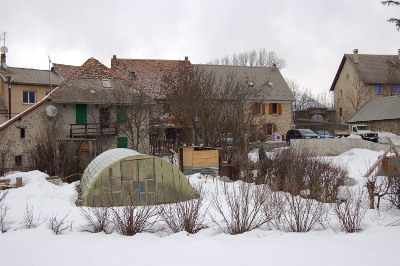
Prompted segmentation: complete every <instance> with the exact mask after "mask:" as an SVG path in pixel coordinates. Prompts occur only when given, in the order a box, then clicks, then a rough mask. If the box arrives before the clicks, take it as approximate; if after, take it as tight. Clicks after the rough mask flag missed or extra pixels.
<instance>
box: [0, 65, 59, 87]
mask: <svg viewBox="0 0 400 266" xmlns="http://www.w3.org/2000/svg"><path fill="white" fill-rule="evenodd" d="M49 74H50V75H49ZM0 76H1V77H2V79H3V81H8V78H7V77H8V76H11V78H12V80H13V81H12V83H13V84H26V85H41V86H50V83H51V85H55V86H58V85H60V84H61V82H62V79H61V78H60V77H58V76H57V75H56V74H55V73H53V72H49V71H48V70H39V69H28V68H17V67H8V68H7V69H5V70H3V71H0Z"/></svg>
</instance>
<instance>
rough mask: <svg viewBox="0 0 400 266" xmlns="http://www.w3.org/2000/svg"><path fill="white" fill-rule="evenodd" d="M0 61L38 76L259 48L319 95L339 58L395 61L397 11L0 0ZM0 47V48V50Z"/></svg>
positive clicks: (366, 0) (353, 0)
mask: <svg viewBox="0 0 400 266" xmlns="http://www.w3.org/2000/svg"><path fill="white" fill-rule="evenodd" d="M0 10H1V12H0V32H7V34H6V46H7V47H8V53H7V64H8V65H9V66H12V67H27V68H38V69H48V58H47V55H49V56H50V58H51V60H52V62H54V63H59V64H71V65H82V64H83V63H84V62H85V61H86V60H87V59H88V58H90V57H94V58H96V59H98V60H99V61H100V62H102V63H103V64H105V65H106V66H108V67H110V64H111V58H112V56H113V55H117V57H118V58H136V59H174V60H179V59H181V60H183V59H184V58H185V56H188V57H189V60H190V61H191V62H192V63H208V62H209V61H211V60H214V59H220V58H222V57H224V56H225V55H229V56H231V55H232V54H233V53H241V52H247V51H250V50H252V49H255V50H257V51H258V50H259V49H260V48H265V49H266V50H267V51H274V52H276V53H277V55H278V56H279V57H281V58H284V59H286V63H287V67H286V68H285V69H283V70H282V71H281V72H282V74H283V76H284V77H288V78H292V79H295V80H296V81H297V82H298V83H300V85H301V86H302V87H308V88H311V90H312V91H313V93H315V94H317V93H320V92H322V91H323V90H328V89H329V88H330V86H331V84H332V81H333V79H334V76H335V74H336V71H337V69H338V67H339V64H340V61H341V59H342V57H343V54H344V53H352V52H353V49H354V48H357V49H359V53H360V54H363V53H366V54H397V51H398V49H399V48H400V32H398V31H397V30H396V28H395V25H394V24H393V23H389V22H387V20H388V19H389V18H391V17H397V18H399V17H400V7H396V6H391V7H387V6H383V5H382V4H381V1H380V0H286V1H283V0H259V1H256V0H254V1H253V0H246V1H237V0H230V1H219V0H212V1H209V0H198V1H194V0H193V1H191V0H182V1H176V0H165V1H161V0H158V1H155V0H146V1H144V0H143V1H134V0H130V1H119V0H113V1H104V0H96V1H94V0H93V1H84V0H81V1H77V0H68V1H59V0H57V1H56V0H51V1H45V0H42V1H35V0H25V1H24V0H2V1H1V5H0ZM1 45H3V41H2V43H1Z"/></svg>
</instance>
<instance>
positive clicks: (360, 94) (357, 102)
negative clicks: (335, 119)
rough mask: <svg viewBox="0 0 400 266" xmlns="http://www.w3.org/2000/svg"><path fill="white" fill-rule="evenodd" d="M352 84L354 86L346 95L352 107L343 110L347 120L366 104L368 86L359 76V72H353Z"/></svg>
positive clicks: (344, 117)
mask: <svg viewBox="0 0 400 266" xmlns="http://www.w3.org/2000/svg"><path fill="white" fill-rule="evenodd" d="M351 84H352V87H351V89H350V90H349V91H348V93H347V95H346V100H347V102H348V103H349V104H350V107H351V109H347V110H343V119H344V120H347V118H349V117H350V116H352V115H353V114H354V113H356V112H357V111H358V110H359V109H360V108H361V107H362V106H363V105H364V103H365V100H366V97H367V92H366V86H365V84H364V83H363V82H362V81H361V79H360V78H359V77H358V75H357V73H354V74H353V80H352V82H351Z"/></svg>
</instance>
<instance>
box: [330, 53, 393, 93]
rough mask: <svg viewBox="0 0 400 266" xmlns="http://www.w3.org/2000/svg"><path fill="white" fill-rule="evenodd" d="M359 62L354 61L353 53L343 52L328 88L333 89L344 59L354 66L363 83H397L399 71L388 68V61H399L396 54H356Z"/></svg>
mask: <svg viewBox="0 0 400 266" xmlns="http://www.w3.org/2000/svg"><path fill="white" fill-rule="evenodd" d="M358 60H359V63H358V64H355V63H354V54H345V55H344V56H343V58H342V61H341V63H340V65H339V69H338V71H337V73H336V76H335V79H334V81H333V83H332V86H331V88H330V90H331V91H333V90H334V88H335V85H336V82H337V80H338V78H339V75H340V72H341V71H342V69H343V66H344V63H345V62H346V61H348V62H349V64H350V65H351V66H352V67H353V68H354V70H355V72H356V73H357V75H358V77H359V78H360V80H361V81H362V82H363V83H364V84H399V83H400V71H399V70H395V69H394V68H390V67H389V64H388V62H392V63H399V59H398V55H373V54H358Z"/></svg>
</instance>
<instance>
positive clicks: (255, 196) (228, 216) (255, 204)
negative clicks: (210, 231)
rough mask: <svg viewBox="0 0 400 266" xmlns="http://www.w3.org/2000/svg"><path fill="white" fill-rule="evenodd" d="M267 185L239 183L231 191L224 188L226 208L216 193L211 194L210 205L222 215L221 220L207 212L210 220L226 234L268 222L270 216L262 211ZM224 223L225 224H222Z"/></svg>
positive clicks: (253, 227)
mask: <svg viewBox="0 0 400 266" xmlns="http://www.w3.org/2000/svg"><path fill="white" fill-rule="evenodd" d="M266 189H267V187H266V186H265V185H258V186H255V185H252V184H248V183H240V185H239V186H238V188H235V187H234V188H233V189H232V192H229V191H228V190H227V189H226V190H224V194H222V195H223V198H224V200H225V202H226V204H227V206H228V208H227V209H226V208H224V207H223V203H222V202H221V200H220V198H219V196H218V194H213V196H212V199H211V206H212V207H213V209H214V210H215V211H216V212H217V214H220V215H221V216H222V222H221V223H220V222H218V221H217V218H216V217H215V216H213V215H212V214H211V213H209V216H210V217H211V220H212V221H213V222H214V223H215V224H216V225H217V226H218V227H219V228H220V229H221V230H222V231H223V232H224V233H226V234H231V235H236V234H242V233H244V232H247V231H251V230H253V229H255V228H258V227H260V226H261V225H263V224H265V223H267V222H269V221H270V220H269V219H270V217H268V216H266V215H265V214H264V213H263V204H264V201H265V195H266ZM223 225H225V226H223Z"/></svg>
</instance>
